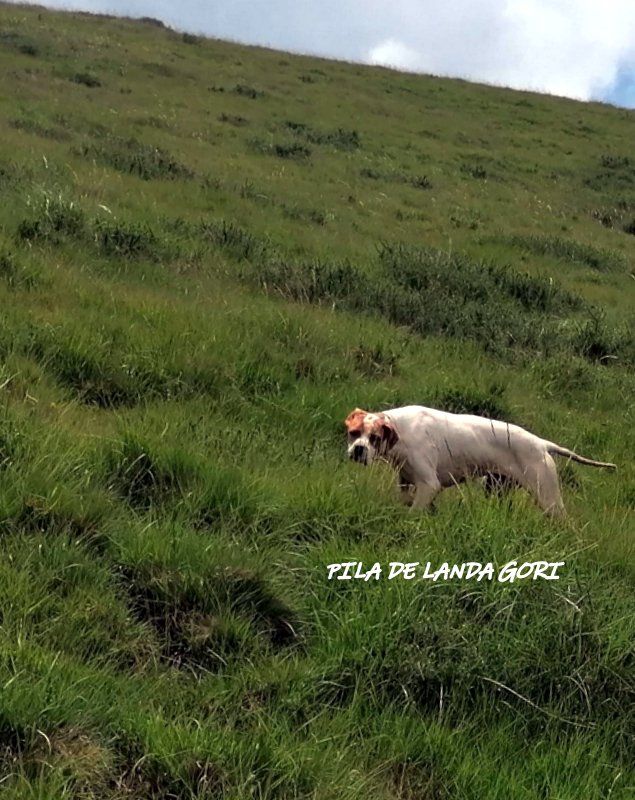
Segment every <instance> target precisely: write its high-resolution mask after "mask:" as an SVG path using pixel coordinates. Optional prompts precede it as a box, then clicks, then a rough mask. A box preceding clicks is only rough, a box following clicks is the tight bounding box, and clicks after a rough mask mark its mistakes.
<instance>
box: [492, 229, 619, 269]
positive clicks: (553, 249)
mask: <svg viewBox="0 0 635 800" xmlns="http://www.w3.org/2000/svg"><path fill="white" fill-rule="evenodd" d="M507 241H509V243H510V244H511V245H514V246H515V247H519V248H521V249H523V250H525V251H526V252H528V253H533V254H534V255H538V256H542V255H545V256H553V257H554V258H563V259H565V260H566V261H573V262H577V263H579V264H584V265H585V266H587V267H591V269H595V270H598V271H599V272H610V271H611V270H619V269H624V268H625V261H624V257H623V256H622V255H621V254H620V253H617V252H615V251H613V250H603V249H601V248H599V247H593V246H592V245H590V244H583V243H582V242H576V241H573V240H571V239H563V238H562V237H560V236H541V235H529V236H511V237H509V239H508V240H507Z"/></svg>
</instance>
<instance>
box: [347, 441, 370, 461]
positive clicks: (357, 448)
mask: <svg viewBox="0 0 635 800" xmlns="http://www.w3.org/2000/svg"><path fill="white" fill-rule="evenodd" d="M348 455H349V457H350V458H352V459H353V461H357V462H359V463H360V464H366V462H367V461H368V448H367V447H365V446H364V445H363V444H356V445H354V446H353V447H352V448H351V450H350V451H349V454H348Z"/></svg>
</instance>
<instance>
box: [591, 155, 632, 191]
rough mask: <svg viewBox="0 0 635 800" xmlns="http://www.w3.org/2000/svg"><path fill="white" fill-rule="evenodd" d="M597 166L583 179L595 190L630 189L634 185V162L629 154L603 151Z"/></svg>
mask: <svg viewBox="0 0 635 800" xmlns="http://www.w3.org/2000/svg"><path fill="white" fill-rule="evenodd" d="M598 163H599V166H600V169H597V167H596V168H595V169H594V170H593V171H591V174H590V175H588V176H587V177H586V178H585V179H584V183H585V185H586V186H588V187H589V188H591V189H595V190H596V191H608V190H610V191H615V190H616V189H618V190H621V191H624V190H632V189H633V186H635V162H634V161H633V159H632V158H631V157H629V156H623V155H618V154H614V153H603V154H602V155H601V156H600V157H599V159H598Z"/></svg>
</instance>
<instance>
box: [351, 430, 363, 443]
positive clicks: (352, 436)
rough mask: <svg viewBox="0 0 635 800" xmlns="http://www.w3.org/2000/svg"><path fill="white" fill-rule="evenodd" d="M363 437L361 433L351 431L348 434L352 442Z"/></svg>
mask: <svg viewBox="0 0 635 800" xmlns="http://www.w3.org/2000/svg"><path fill="white" fill-rule="evenodd" d="M361 435H362V434H361V431H349V432H348V438H349V439H350V440H351V442H352V441H353V439H359V437H360V436H361Z"/></svg>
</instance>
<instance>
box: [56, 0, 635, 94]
mask: <svg viewBox="0 0 635 800" xmlns="http://www.w3.org/2000/svg"><path fill="white" fill-rule="evenodd" d="M40 4H43V5H47V6H49V7H51V8H67V9H78V10H83V11H93V12H101V13H109V14H122V15H126V16H135V17H141V16H148V17H155V18H157V19H161V20H162V21H164V22H165V23H166V24H168V25H170V26H171V27H174V28H177V29H179V30H182V31H190V32H192V33H198V34H204V35H207V36H214V37H218V38H223V39H232V40H234V41H239V42H246V43H249V44H261V45H266V46H268V47H273V48H278V49H282V50H290V51H292V52H300V53H310V54H315V55H321V56H326V57H332V58H341V59H345V60H348V61H358V62H363V63H369V64H383V65H385V66H391V67H396V68H398V69H403V70H407V71H411V72H425V73H431V74H434V75H447V76H452V77H461V78H466V79H468V80H474V81H481V82H485V83H492V84H496V85H501V86H511V87H514V88H517V89H531V90H535V91H539V92H548V93H550V94H558V95H564V96H567V97H574V98H577V99H580V100H605V101H607V102H610V103H614V104H616V105H622V106H625V107H627V108H635V0H178V2H174V0H44V2H41V3H40Z"/></svg>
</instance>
